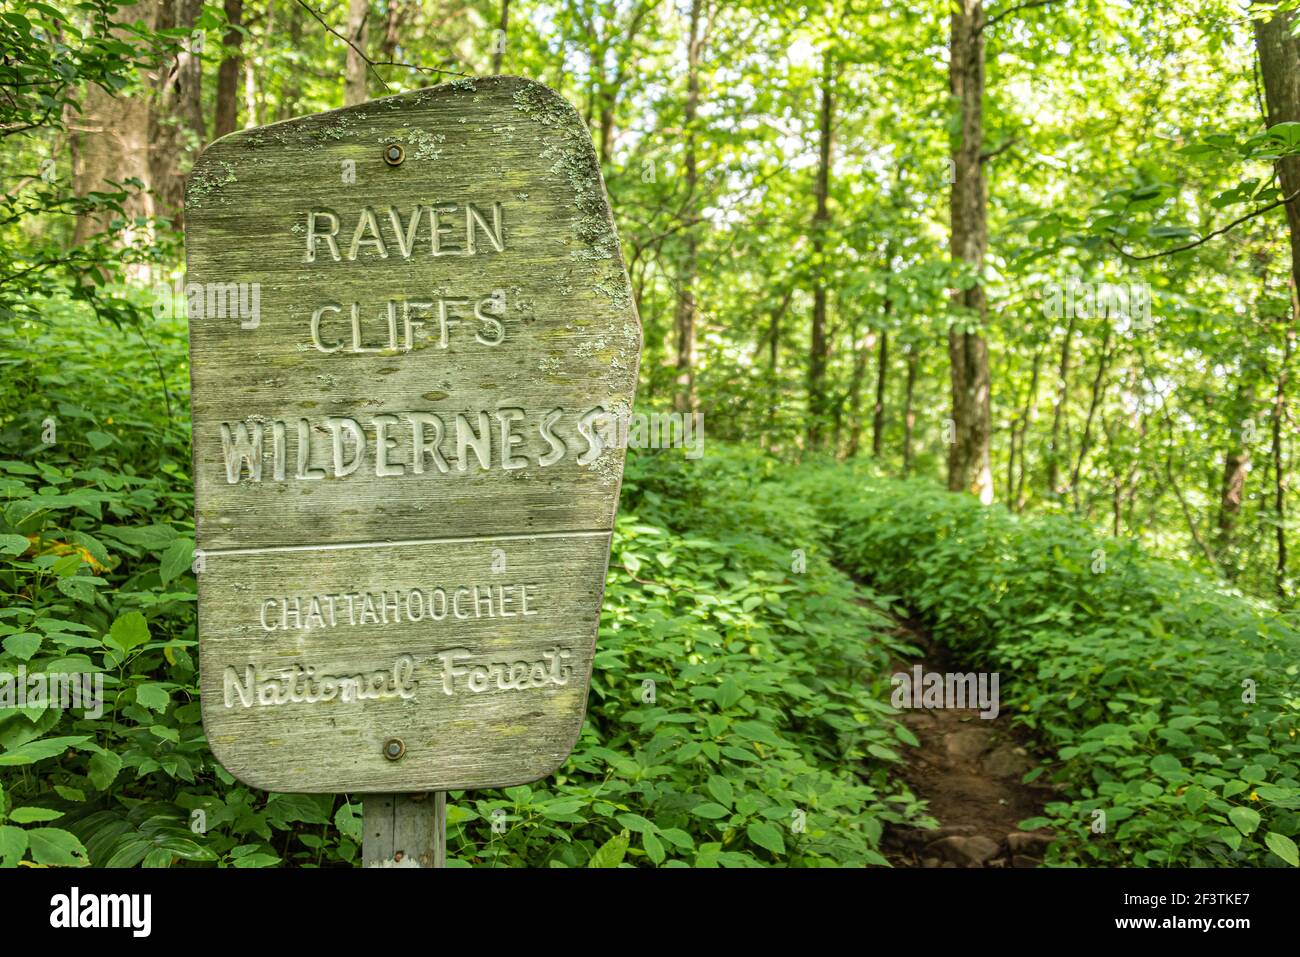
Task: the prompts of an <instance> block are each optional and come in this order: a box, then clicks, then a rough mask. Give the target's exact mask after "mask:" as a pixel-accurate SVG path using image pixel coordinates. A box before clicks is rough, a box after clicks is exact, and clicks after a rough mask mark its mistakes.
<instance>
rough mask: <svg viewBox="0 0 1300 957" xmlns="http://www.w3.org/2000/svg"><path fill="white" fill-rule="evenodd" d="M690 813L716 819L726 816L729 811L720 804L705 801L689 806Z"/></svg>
mask: <svg viewBox="0 0 1300 957" xmlns="http://www.w3.org/2000/svg"><path fill="white" fill-rule="evenodd" d="M691 813H692V814H694V815H695V816H696V817H702V818H706V819H708V820H710V821H716V820H717V819H718V818H720V817H726V816H727V815H728V814H730V813H731V812H730V811H728V810H727V809H726V808H725V807H723V806H722V805H721V804H713V803H705V804H697V805H695V807H693V808H691Z"/></svg>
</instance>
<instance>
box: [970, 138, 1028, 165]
mask: <svg viewBox="0 0 1300 957" xmlns="http://www.w3.org/2000/svg"><path fill="white" fill-rule="evenodd" d="M1019 142H1020V137H1018V136H1013V137H1011V139H1009V140H1007V141H1006V142H1005V143H1003V144H1002V145H1001V146H999V147H998V148H997V149H995V150H989V151H988V152H986V153H981V154H980V162H981V163H985V162H988V161H989V160H991V159H993V157H995V156H1001V155H1002V154H1003V153H1005V152H1006V151H1007V150H1009V149H1011V147H1013V146H1015V145H1016V144H1017V143H1019Z"/></svg>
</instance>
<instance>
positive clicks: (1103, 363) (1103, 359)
mask: <svg viewBox="0 0 1300 957" xmlns="http://www.w3.org/2000/svg"><path fill="white" fill-rule="evenodd" d="M1104 321H1105V323H1106V331H1105V333H1104V334H1103V335H1102V339H1101V356H1100V357H1099V358H1098V359H1097V375H1096V377H1095V378H1094V379H1093V380H1092V397H1091V398H1090V399H1089V401H1088V417H1087V418H1086V419H1085V420H1084V423H1083V438H1082V439H1080V440H1079V457H1078V458H1077V459H1075V460H1074V471H1073V472H1071V473H1070V493H1071V495H1073V496H1074V509H1075V511H1078V510H1079V475H1080V474H1081V473H1082V472H1083V463H1084V462H1085V461H1087V458H1088V453H1089V452H1090V451H1091V450H1092V423H1093V420H1094V419H1095V418H1096V416H1097V407H1098V406H1099V405H1100V404H1101V397H1102V394H1103V393H1104V391H1105V384H1106V367H1107V366H1109V365H1110V340H1111V333H1112V332H1113V331H1114V328H1115V327H1114V325H1112V320H1111V319H1110V317H1109V316H1107V317H1105V319H1104Z"/></svg>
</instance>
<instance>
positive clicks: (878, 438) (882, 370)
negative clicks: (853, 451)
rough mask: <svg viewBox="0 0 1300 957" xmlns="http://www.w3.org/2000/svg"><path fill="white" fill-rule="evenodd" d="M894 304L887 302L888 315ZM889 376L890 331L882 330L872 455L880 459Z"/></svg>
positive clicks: (878, 356)
mask: <svg viewBox="0 0 1300 957" xmlns="http://www.w3.org/2000/svg"><path fill="white" fill-rule="evenodd" d="M892 305H893V304H892V303H891V302H890V301H889V300H888V299H886V300H885V313H886V315H888V313H889V310H890V308H891V307H892ZM888 376H889V331H888V330H887V329H881V330H880V349H879V351H878V352H877V353H876V407H875V409H873V410H872V415H871V454H872V456H874V457H875V458H880V455H881V452H882V451H883V449H884V441H885V387H886V385H887V384H888Z"/></svg>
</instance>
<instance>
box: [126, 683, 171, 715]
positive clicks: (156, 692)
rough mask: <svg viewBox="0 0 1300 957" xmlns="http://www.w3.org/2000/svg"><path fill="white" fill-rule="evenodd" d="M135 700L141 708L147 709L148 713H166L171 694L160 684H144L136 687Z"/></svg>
mask: <svg viewBox="0 0 1300 957" xmlns="http://www.w3.org/2000/svg"><path fill="white" fill-rule="evenodd" d="M135 700H136V701H137V702H139V704H140V706H141V707H144V708H148V709H149V710H150V711H166V710H167V705H168V704H169V703H170V702H171V694H170V692H168V690H167V689H166V688H164V687H163V686H162V685H160V684H154V683H153V682H145V683H144V684H139V685H136V687H135Z"/></svg>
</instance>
